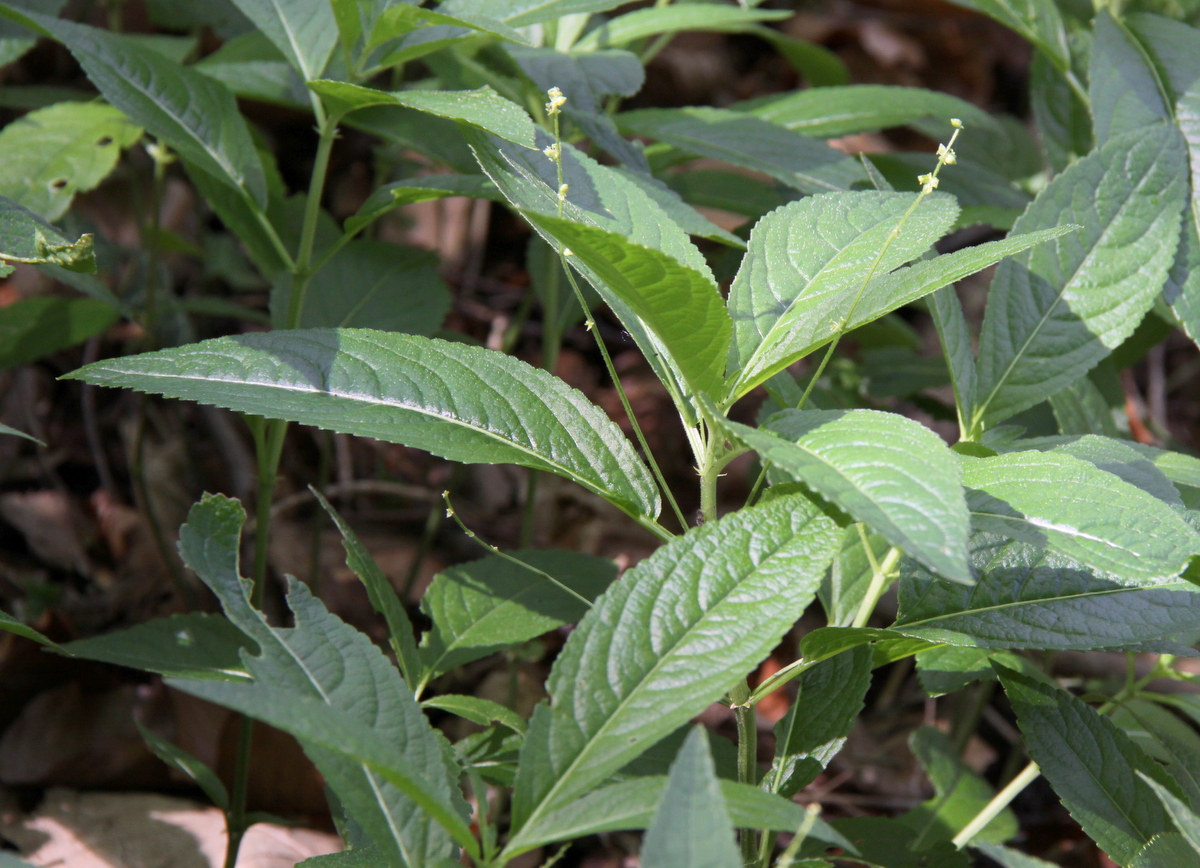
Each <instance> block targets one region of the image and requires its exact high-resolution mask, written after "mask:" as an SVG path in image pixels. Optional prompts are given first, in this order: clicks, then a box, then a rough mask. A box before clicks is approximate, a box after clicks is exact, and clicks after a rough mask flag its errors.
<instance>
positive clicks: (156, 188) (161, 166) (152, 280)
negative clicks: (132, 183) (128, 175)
mask: <svg viewBox="0 0 1200 868" xmlns="http://www.w3.org/2000/svg"><path fill="white" fill-rule="evenodd" d="M147 150H148V152H149V154H150V159H151V160H152V161H153V162H154V180H153V182H152V184H151V187H150V191H151V192H150V219H149V220H147V221H146V226H145V229H144V230H143V232H142V236H143V237H145V236H146V235H149V236H150V237H151V244H150V257H149V263H148V265H147V267H146V305H145V307H144V308H143V310H142V328H143V329H144V330H145V332H146V340H147V342H148V343H149V347H148V349H151V350H153V349H155V348H156V346H157V343H158V340H157V338H156V335H157V333H158V293H159V289H160V287H159V285H158V264H159V262H160V261H161V258H162V252H161V243H160V239H159V230H160V226H159V222H160V212H161V211H162V195H163V185H164V183H165V182H166V177H167V164H168V163H170V162H171V157H170V155H169V154H168V153H167V151H166V146H164V145H163V144H162V143H155V144H154V145H152V146H150V147H149V148H148V149H147Z"/></svg>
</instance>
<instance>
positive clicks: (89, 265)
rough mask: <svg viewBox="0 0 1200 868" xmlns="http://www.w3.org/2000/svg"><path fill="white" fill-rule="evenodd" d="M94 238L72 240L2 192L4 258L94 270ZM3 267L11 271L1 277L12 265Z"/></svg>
mask: <svg viewBox="0 0 1200 868" xmlns="http://www.w3.org/2000/svg"><path fill="white" fill-rule="evenodd" d="M92 241H93V239H92V236H91V235H81V236H80V237H79V240H78V241H71V240H69V239H68V238H66V237H64V236H63V235H62V234H61V233H60V232H59V231H58V230H57V229H55V228H54V227H53V226H51V225H50V224H49V223H47V222H46V221H45V220H43V219H42V218H41V217H39V216H37V215H36V214H34V213H33V212H32V211H30V210H29V209H28V208H24V207H22V206H21V205H18V204H17V203H16V202H13V201H11V200H9V199H5V198H4V197H2V196H0V260H8V261H10V262H28V263H34V264H37V263H48V264H50V265H57V266H60V267H62V268H64V269H66V270H68V271H72V272H86V273H94V272H95V271H96V255H95V251H94V248H93V243H92ZM3 267H4V268H7V269H8V271H6V272H4V273H3V274H0V277H3V276H5V275H7V274H8V273H11V271H12V269H11V266H8V265H3ZM31 300H32V299H31ZM84 337H86V335H85V336H84Z"/></svg>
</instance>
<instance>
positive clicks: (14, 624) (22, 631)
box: [0, 612, 62, 651]
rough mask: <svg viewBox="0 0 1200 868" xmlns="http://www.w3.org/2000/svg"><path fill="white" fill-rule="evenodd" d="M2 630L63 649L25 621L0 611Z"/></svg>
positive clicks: (47, 645)
mask: <svg viewBox="0 0 1200 868" xmlns="http://www.w3.org/2000/svg"><path fill="white" fill-rule="evenodd" d="M0 630H4V631H6V632H9V633H16V634H17V635H18V636H22V637H24V638H26V639H29V640H31V641H33V642H37V643H38V644H39V645H45V646H46V647H47V648H53V649H54V650H56V651H59V650H61V649H62V646H61V645H59V644H58V643H57V642H52V641H50V640H49V639H47V638H46V637H45V636H43V635H42V634H41V633H39V632H38V631H37V630H35V629H33V628H32V627H30V626H29V625H28V624H26V623H25V622H24V621H21V620H18V619H17V618H14V617H13V616H12V615H10V614H8V613H7V612H0Z"/></svg>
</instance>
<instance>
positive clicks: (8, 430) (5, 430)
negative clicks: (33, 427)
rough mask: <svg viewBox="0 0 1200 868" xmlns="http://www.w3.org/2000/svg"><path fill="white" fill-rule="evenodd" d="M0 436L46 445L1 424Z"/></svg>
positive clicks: (22, 432)
mask: <svg viewBox="0 0 1200 868" xmlns="http://www.w3.org/2000/svg"><path fill="white" fill-rule="evenodd" d="M0 434H10V435H12V436H13V437H21V438H23V439H25V440H28V441H30V442H32V443H36V444H37V445H38V446H45V445H46V444H45V443H43V442H42V441H41V440H38V439H37V438H36V437H34V436H33V435H31V434H26V433H25V432H24V431H18V430H17V429H16V428H10V427H9V426H8V425H5V424H3V423H0ZM0 614H3V613H0Z"/></svg>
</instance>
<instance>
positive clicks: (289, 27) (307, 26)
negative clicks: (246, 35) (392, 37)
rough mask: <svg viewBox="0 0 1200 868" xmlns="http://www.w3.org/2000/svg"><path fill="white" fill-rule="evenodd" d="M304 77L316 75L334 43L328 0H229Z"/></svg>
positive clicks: (335, 31)
mask: <svg viewBox="0 0 1200 868" xmlns="http://www.w3.org/2000/svg"><path fill="white" fill-rule="evenodd" d="M233 2H234V4H235V5H236V6H237V7H238V9H240V10H241V12H242V14H243V15H245V16H246V17H247V18H249V19H250V20H251V21H252V22H254V25H255V27H257V28H258V29H259V30H260V31H262V32H263V33H264V34H265V35H266V36H267V38H268V39H270V40H271V41H272V42H273V43H275V47H276V48H278V49H279V50H280V51H282V52H283V55H284V57H286V58H287V59H288V62H289V63H291V64H292V66H294V67H295V68H296V70H297V71H298V72H299V73H300V75H301V76H303V77H304V80H305V81H312V80H313V79H315V78H320V77H321V73H322V72H323V71H324V69H325V65H326V64H327V63H329V56H330V55H331V54H333V49H334V46H336V45H337V37H338V29H337V21H336V20H335V19H334V17H333V8H332V7H331V6H330V4H329V0H233Z"/></svg>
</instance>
